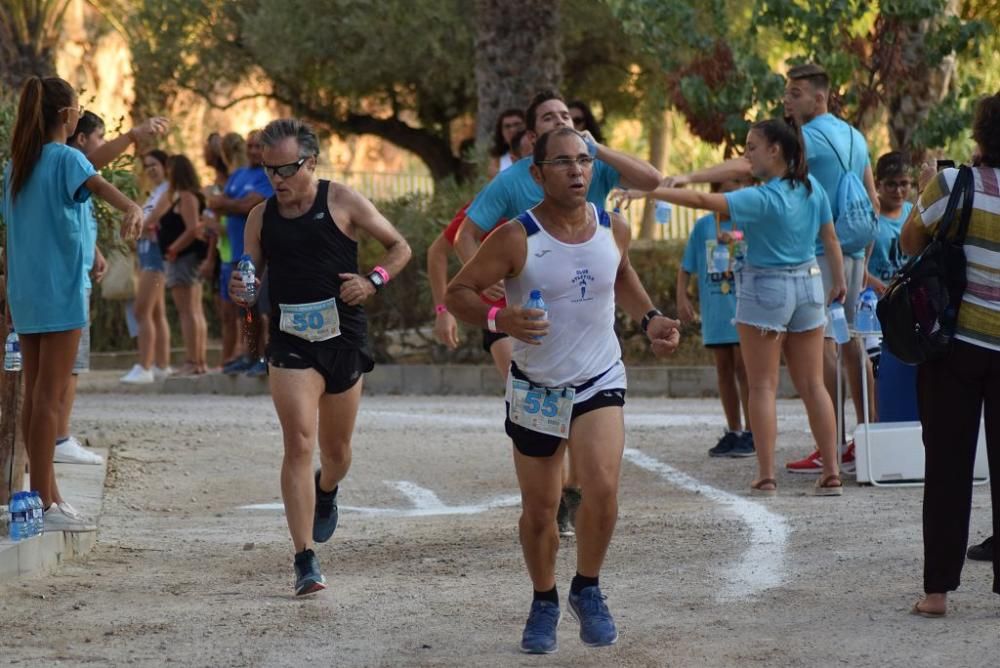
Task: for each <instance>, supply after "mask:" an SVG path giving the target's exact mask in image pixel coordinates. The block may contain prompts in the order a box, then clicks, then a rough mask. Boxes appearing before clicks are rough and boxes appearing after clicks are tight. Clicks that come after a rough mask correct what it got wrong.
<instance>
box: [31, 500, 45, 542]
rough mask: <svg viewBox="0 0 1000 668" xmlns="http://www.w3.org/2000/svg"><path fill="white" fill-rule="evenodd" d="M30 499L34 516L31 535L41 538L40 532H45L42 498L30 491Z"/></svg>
mask: <svg viewBox="0 0 1000 668" xmlns="http://www.w3.org/2000/svg"><path fill="white" fill-rule="evenodd" d="M29 498H30V499H31V510H32V513H33V514H34V517H33V520H34V521H33V522H32V524H33V527H32V529H33V531H34V533H33V534H32V535H35V536H41V535H42V532H44V531H45V506H44V505H42V497H41V496H40V495H39V494H38V492H37V491H32V492H31V494H30V497H29Z"/></svg>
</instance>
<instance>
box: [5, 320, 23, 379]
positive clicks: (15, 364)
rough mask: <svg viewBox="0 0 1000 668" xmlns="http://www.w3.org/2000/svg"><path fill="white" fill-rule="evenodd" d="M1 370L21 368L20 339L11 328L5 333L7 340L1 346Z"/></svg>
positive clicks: (17, 369)
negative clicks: (8, 332)
mask: <svg viewBox="0 0 1000 668" xmlns="http://www.w3.org/2000/svg"><path fill="white" fill-rule="evenodd" d="M3 370H4V371H20V370H21V340H20V339H18V338H17V332H15V331H14V330H13V329H12V330H10V334H8V335H7V342H6V343H5V344H4V347H3Z"/></svg>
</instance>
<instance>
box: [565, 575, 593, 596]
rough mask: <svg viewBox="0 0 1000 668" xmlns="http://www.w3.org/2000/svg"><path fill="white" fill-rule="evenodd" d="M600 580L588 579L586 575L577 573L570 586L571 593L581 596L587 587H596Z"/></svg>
mask: <svg viewBox="0 0 1000 668" xmlns="http://www.w3.org/2000/svg"><path fill="white" fill-rule="evenodd" d="M598 579H599V578H588V577H587V576H586V575H580V574H579V573H577V574H576V575H574V576H573V581H572V582H571V583H570V585H569V593H571V594H574V595H575V594H579V593H580V592H581V591H583V590H584V589H586V588H587V587H596V586H597V581H598Z"/></svg>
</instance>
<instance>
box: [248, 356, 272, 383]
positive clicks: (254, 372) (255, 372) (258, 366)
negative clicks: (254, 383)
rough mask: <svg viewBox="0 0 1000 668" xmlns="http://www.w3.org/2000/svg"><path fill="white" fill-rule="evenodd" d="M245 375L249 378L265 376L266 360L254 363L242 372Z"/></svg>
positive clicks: (262, 359)
mask: <svg viewBox="0 0 1000 668" xmlns="http://www.w3.org/2000/svg"><path fill="white" fill-rule="evenodd" d="M243 373H244V374H245V375H247V376H250V377H251V378H260V377H261V376H266V375H267V360H265V359H264V358H263V357H261V358H260V359H258V360H257V361H256V362H254V363H253V364H251V365H250V367H249V368H247V370H246V371H244V372H243Z"/></svg>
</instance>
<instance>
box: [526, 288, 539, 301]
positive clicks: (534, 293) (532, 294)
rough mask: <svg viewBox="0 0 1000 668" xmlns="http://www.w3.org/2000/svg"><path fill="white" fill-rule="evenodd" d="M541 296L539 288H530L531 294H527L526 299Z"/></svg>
mask: <svg viewBox="0 0 1000 668" xmlns="http://www.w3.org/2000/svg"><path fill="white" fill-rule="evenodd" d="M541 298H542V291H541V290H532V291H531V294H530V295H528V299H541Z"/></svg>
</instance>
